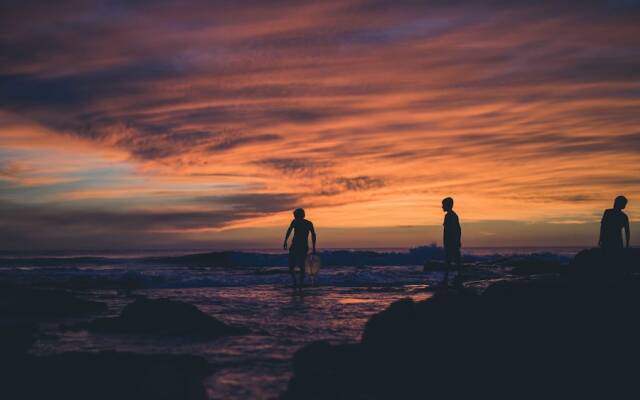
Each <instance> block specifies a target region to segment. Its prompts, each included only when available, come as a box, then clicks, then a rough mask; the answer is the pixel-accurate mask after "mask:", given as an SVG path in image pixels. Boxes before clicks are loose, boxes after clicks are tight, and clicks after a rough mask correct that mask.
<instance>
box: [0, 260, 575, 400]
mask: <svg viewBox="0 0 640 400" xmlns="http://www.w3.org/2000/svg"><path fill="white" fill-rule="evenodd" d="M369 251H378V252H380V253H383V254H384V252H389V251H390V250H389V249H384V250H381V249H373V250H369ZM394 251H402V250H394ZM575 252H577V249H571V248H565V249H549V248H539V249H532V248H527V249H504V248H484V249H475V255H474V254H473V253H467V254H468V257H470V258H471V259H473V260H476V261H477V260H484V261H486V262H490V261H491V260H492V259H493V258H496V257H504V256H509V255H513V254H518V255H521V256H523V255H524V256H525V257H526V255H527V254H533V253H538V254H547V255H551V256H557V257H560V258H561V259H563V258H564V259H566V260H568V259H569V258H570V257H571V255H572V254H575ZM185 253H190V252H184V251H170V252H167V251H163V252H150V251H145V252H127V253H122V252H119V253H105V252H101V253H96V252H66V253H53V254H52V253H38V254H33V253H11V254H7V253H5V254H3V255H2V256H3V257H2V259H1V261H0V282H2V283H4V284H13V285H25V286H47V287H52V286H53V287H62V288H70V289H73V290H74V291H75V292H78V293H80V294H81V295H82V296H84V297H86V298H90V299H94V300H98V301H103V302H106V303H107V304H108V306H109V311H108V312H107V315H117V314H118V313H119V312H120V310H121V309H122V307H124V305H126V304H127V303H129V302H131V301H133V300H134V297H133V295H143V296H147V297H150V298H170V299H175V300H180V301H184V302H188V303H191V304H194V305H196V306H197V307H198V308H200V309H201V310H202V311H204V312H206V313H208V314H210V315H212V316H215V317H216V318H218V319H220V320H222V321H224V322H226V323H228V324H233V325H238V326H243V327H246V328H248V329H249V330H250V333H249V334H247V335H242V336H232V337H226V338H221V339H218V340H213V341H194V340H191V339H185V338H169V339H168V338H153V337H146V336H124V335H99V334H92V333H88V332H87V331H85V330H67V329H61V328H60V324H59V323H55V322H51V323H47V324H44V325H43V329H44V331H45V335H42V337H41V338H40V339H39V340H38V341H37V343H36V345H35V346H34V352H35V353H39V354H47V353H55V352H62V351H72V350H74V351H100V350H118V351H135V352H140V353H174V354H185V353H186V354H194V355H199V356H203V357H205V358H206V359H207V360H208V361H209V362H210V363H211V364H212V365H213V366H214V368H215V370H216V372H215V373H214V374H212V375H211V376H210V377H208V378H207V379H206V380H205V385H206V387H207V390H208V392H209V396H210V398H211V399H247V398H252V399H253V398H255V399H268V398H276V397H277V396H278V395H279V394H280V393H281V392H282V391H284V390H285V388H286V385H287V382H288V380H289V379H290V377H291V357H292V355H293V353H294V352H295V351H296V350H297V349H299V348H300V347H302V346H304V345H305V344H308V343H311V342H313V341H317V340H325V341H328V342H330V343H353V342H357V341H358V340H359V339H360V336H361V334H362V331H363V329H364V326H365V324H366V322H367V320H368V319H369V318H370V317H371V316H372V315H373V314H375V313H377V312H380V311H382V310H384V309H385V308H386V307H387V306H388V305H389V304H391V303H392V302H394V301H396V300H399V299H402V298H407V297H410V298H413V299H414V300H423V299H426V298H428V297H430V296H431V292H430V291H429V290H427V289H428V288H429V286H430V285H433V284H434V283H436V282H438V281H439V280H441V279H442V273H440V272H431V273H424V272H423V269H422V265H379V266H367V265H359V266H350V265H342V266H329V267H325V268H324V269H323V270H322V271H321V272H320V275H319V277H318V286H317V287H308V288H305V290H304V291H303V293H302V295H300V294H295V293H294V292H293V290H292V289H291V287H290V286H289V284H290V276H289V274H288V273H287V269H286V267H285V266H284V265H280V266H270V267H264V266H260V265H234V266H227V267H208V266H206V265H202V263H197V264H198V265H190V263H189V262H186V263H178V264H177V265H176V263H174V262H171V263H169V262H163V260H169V258H167V257H174V256H179V255H181V254H185ZM274 253H277V252H274ZM149 257H151V258H153V260H154V261H153V262H149V261H148V258H149ZM72 322H74V321H71V322H65V323H72Z"/></svg>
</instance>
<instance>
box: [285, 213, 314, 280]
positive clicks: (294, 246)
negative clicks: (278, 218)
mask: <svg viewBox="0 0 640 400" xmlns="http://www.w3.org/2000/svg"><path fill="white" fill-rule="evenodd" d="M293 217H294V218H293V221H291V225H289V229H287V235H286V236H285V237H284V249H285V250H286V249H287V241H288V240H289V236H290V235H291V231H294V233H293V240H291V246H290V247H289V272H290V273H291V278H292V279H293V288H294V290H295V289H296V288H297V289H299V290H302V283H303V281H304V263H305V260H306V258H307V253H308V252H309V233H311V240H312V242H313V253H314V254H315V252H316V231H315V230H314V229H313V224H312V223H311V221H309V220H306V219H305V218H304V210H303V209H302V208H298V209H296V210H295V211H294V212H293ZM296 267H298V268H299V269H300V275H299V276H300V279H299V282H298V281H297V280H296V271H295V268H296Z"/></svg>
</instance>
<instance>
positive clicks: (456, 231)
mask: <svg viewBox="0 0 640 400" xmlns="http://www.w3.org/2000/svg"><path fill="white" fill-rule="evenodd" d="M442 210H443V211H445V212H446V214H445V216H444V223H443V225H444V235H443V239H442V242H443V244H444V256H445V264H446V268H447V270H446V272H445V274H444V282H443V285H445V286H446V285H447V284H448V281H449V271H450V270H451V264H452V263H455V267H456V270H457V271H458V274H457V276H456V278H455V281H454V283H455V284H456V286H461V285H462V270H461V265H460V264H461V262H460V258H461V257H460V247H461V245H462V241H461V238H462V228H461V227H460V220H459V219H458V214H456V213H455V211H453V199H452V198H451V197H447V198H446V199H444V200H442Z"/></svg>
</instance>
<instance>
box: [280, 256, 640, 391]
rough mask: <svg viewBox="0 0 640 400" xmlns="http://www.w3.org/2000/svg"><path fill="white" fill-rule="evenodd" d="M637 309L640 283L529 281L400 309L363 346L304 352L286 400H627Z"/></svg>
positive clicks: (638, 347) (380, 319)
mask: <svg viewBox="0 0 640 400" xmlns="http://www.w3.org/2000/svg"><path fill="white" fill-rule="evenodd" d="M636 261H637V259H636ZM576 262H578V263H581V262H582V261H581V260H580V257H576ZM599 265H600V268H601V270H602V269H606V268H608V267H609V266H610V264H609V263H608V262H605V263H601V264H599ZM614 268H615V267H614ZM594 288H595V289H597V290H594ZM638 309H640V284H639V282H638V281H637V280H635V279H634V278H633V277H628V279H624V280H617V281H609V282H607V284H601V285H598V286H594V285H593V284H587V285H585V284H583V282H582V281H581V280H573V279H568V278H567V277H562V276H554V275H552V276H543V277H523V278H521V279H516V280H511V281H508V280H506V281H502V282H497V283H495V284H493V285H491V286H490V287H489V288H488V289H487V290H486V291H485V292H484V293H482V294H480V295H478V294H473V293H470V292H467V291H464V290H463V291H459V292H453V291H443V292H440V293H437V294H436V295H435V296H434V297H433V298H431V299H429V300H426V301H422V302H413V301H412V300H409V299H407V300H401V301H398V302H396V303H393V304H392V305H391V306H390V307H389V308H388V309H386V310H385V311H383V312H381V313H379V314H376V315H375V316H373V317H372V318H371V319H370V320H369V322H368V323H367V325H366V328H365V331H364V333H363V336H362V340H361V342H360V343H359V344H355V345H351V346H335V345H331V344H327V343H314V344H312V345H309V346H307V347H304V348H302V349H301V350H299V351H298V352H297V353H296V355H295V357H294V362H293V368H294V376H293V378H292V379H291V381H290V383H289V387H288V390H287V391H286V392H285V393H284V394H283V396H282V398H283V399H286V400H292V399H423V398H435V399H461V398H470V397H473V398H492V399H496V398H498V399H513V398H538V399H539V398H581V397H589V398H591V397H593V396H595V397H602V398H622V397H628V396H629V394H630V393H635V394H637V388H636V387H635V384H634V382H635V380H634V378H633V377H634V376H635V373H636V371H637V368H635V364H636V363H637V360H638V356H640V341H639V340H638V338H639V337H640V324H638V323H637V321H636V318H635V316H636V314H637V312H638Z"/></svg>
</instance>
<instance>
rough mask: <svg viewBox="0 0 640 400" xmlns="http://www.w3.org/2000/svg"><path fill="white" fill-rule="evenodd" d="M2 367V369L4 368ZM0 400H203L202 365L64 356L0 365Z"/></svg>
mask: <svg viewBox="0 0 640 400" xmlns="http://www.w3.org/2000/svg"><path fill="white" fill-rule="evenodd" d="M3 364H4V365H3ZM0 366H1V367H2V369H3V371H6V372H4V373H3V378H6V379H7V380H6V383H4V384H3V385H1V386H0V398H3V399H23V400H31V399H33V400H36V399H65V400H86V399H93V400H114V399H121V400H126V399H131V400H152V399H153V400H206V399H207V394H206V391H205V389H204V386H203V385H202V382H201V381H202V379H203V378H204V377H205V376H207V375H209V374H210V373H211V372H212V371H211V369H210V367H209V365H208V364H207V362H206V360H205V359H203V358H201V357H196V356H188V355H143V354H134V353H118V352H100V353H76V352H72V353H62V354H58V355H51V356H39V357H36V356H26V357H22V358H18V359H3V360H0Z"/></svg>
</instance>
